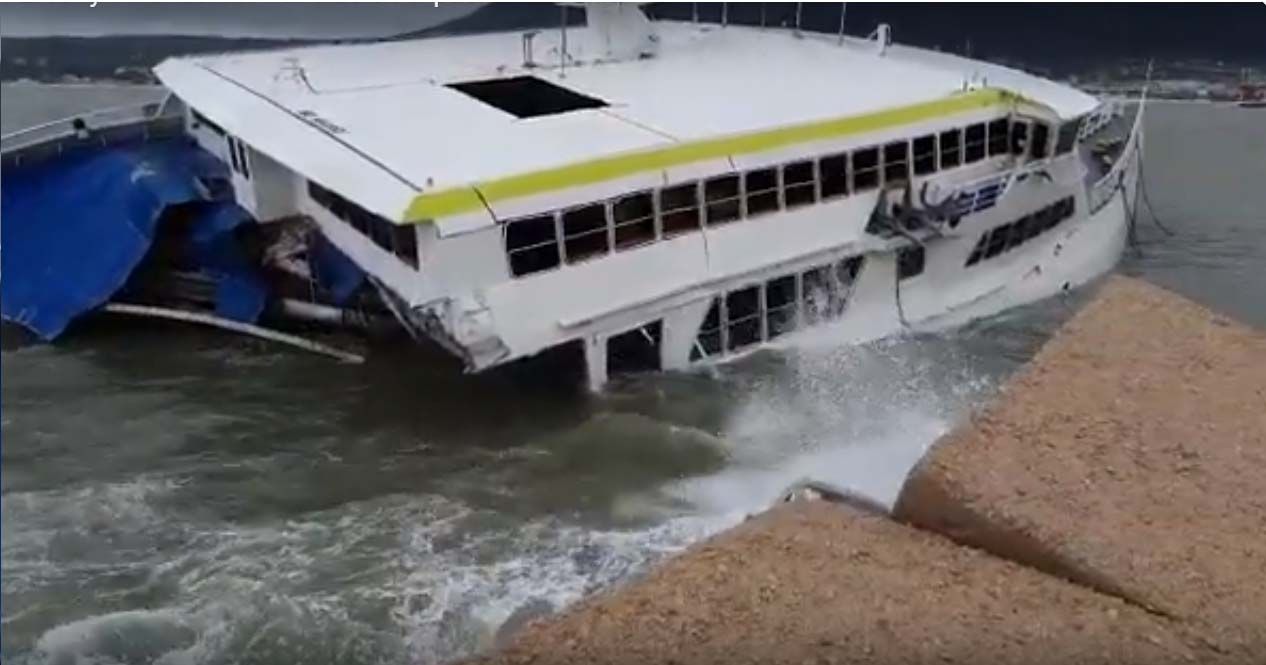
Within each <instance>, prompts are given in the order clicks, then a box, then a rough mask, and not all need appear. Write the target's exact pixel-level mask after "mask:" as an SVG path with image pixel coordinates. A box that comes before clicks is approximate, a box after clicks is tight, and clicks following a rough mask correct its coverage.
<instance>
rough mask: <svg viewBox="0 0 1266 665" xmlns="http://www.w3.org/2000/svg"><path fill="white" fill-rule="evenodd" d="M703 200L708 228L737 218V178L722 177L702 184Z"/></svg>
mask: <svg viewBox="0 0 1266 665" xmlns="http://www.w3.org/2000/svg"><path fill="white" fill-rule="evenodd" d="M703 200H704V203H705V204H706V205H705V208H704V210H705V212H706V218H707V221H708V226H715V225H717V224H724V223H726V222H732V221H734V220H736V219H738V218H739V203H740V201H739V177H738V176H737V175H723V176H721V177H719V178H713V179H711V180H708V181H706V182H704V183H703Z"/></svg>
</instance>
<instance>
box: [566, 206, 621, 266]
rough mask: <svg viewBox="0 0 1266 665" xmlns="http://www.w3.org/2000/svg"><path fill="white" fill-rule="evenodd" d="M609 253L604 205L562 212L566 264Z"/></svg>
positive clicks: (605, 207)
mask: <svg viewBox="0 0 1266 665" xmlns="http://www.w3.org/2000/svg"><path fill="white" fill-rule="evenodd" d="M610 251H611V246H610V243H609V241H608V237H607V206H606V204H603V203H595V204H592V205H587V206H583V207H580V208H572V209H571V210H565V211H563V252H564V254H565V255H566V256H567V262H568V263H579V262H581V261H584V260H585V259H591V258H593V257H595V256H601V255H603V254H606V253H608V252H610Z"/></svg>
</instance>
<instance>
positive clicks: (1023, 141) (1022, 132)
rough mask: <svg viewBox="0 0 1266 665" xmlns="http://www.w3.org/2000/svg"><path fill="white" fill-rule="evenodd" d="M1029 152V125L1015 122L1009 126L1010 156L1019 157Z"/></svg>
mask: <svg viewBox="0 0 1266 665" xmlns="http://www.w3.org/2000/svg"><path fill="white" fill-rule="evenodd" d="M1028 152H1029V123H1027V122H1016V123H1012V125H1011V154H1013V155H1017V156H1021V157H1023V156H1024V155H1026V154H1028Z"/></svg>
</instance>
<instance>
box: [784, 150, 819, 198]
mask: <svg viewBox="0 0 1266 665" xmlns="http://www.w3.org/2000/svg"><path fill="white" fill-rule="evenodd" d="M817 189H818V187H817V182H815V180H814V175H813V162H812V161H805V162H793V163H789V165H786V166H784V167H782V200H784V201H785V203H786V206H787V208H796V206H800V205H810V204H813V203H814V201H815V200H817V199H818V191H817Z"/></svg>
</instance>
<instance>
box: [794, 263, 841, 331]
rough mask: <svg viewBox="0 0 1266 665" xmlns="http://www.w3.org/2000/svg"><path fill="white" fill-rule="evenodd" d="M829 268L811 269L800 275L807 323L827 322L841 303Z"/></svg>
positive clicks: (801, 295) (801, 296)
mask: <svg viewBox="0 0 1266 665" xmlns="http://www.w3.org/2000/svg"><path fill="white" fill-rule="evenodd" d="M834 281H835V280H834V279H833V277H832V275H831V269H830V267H829V266H818V267H816V268H810V269H809V270H806V271H805V272H803V273H801V275H800V301H801V303H800V306H801V310H802V311H803V312H804V320H805V322H806V323H810V324H813V323H817V322H819V321H825V320H826V319H829V318H831V317H832V316H833V314H834V313H835V310H836V309H838V307H837V303H838V302H839V301H840V297H839V289H838V288H837V286H836V285H835V283H834Z"/></svg>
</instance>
